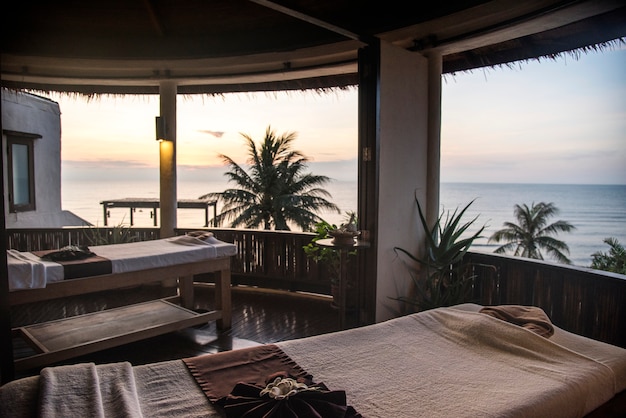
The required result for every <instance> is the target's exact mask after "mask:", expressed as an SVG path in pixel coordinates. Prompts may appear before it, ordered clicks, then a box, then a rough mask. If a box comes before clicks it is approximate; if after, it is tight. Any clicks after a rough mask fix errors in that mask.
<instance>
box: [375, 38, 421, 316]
mask: <svg viewBox="0 0 626 418" xmlns="http://www.w3.org/2000/svg"><path fill="white" fill-rule="evenodd" d="M379 94H380V97H379V100H380V103H379V107H378V109H379V115H378V117H379V128H380V129H379V135H380V138H379V144H380V152H379V158H380V163H379V167H380V173H379V174H380V177H379V219H378V222H377V225H378V230H377V237H378V253H377V257H378V259H377V266H378V267H377V269H378V271H377V287H376V322H379V321H383V320H386V319H389V318H392V317H395V316H398V313H399V312H401V311H402V308H403V307H402V304H400V303H398V302H396V301H395V300H393V298H396V297H398V296H399V295H401V294H405V293H406V291H407V290H408V289H409V287H410V285H409V284H410V276H409V274H408V270H407V267H406V266H405V265H404V263H403V261H402V260H401V259H399V258H398V257H397V256H396V253H395V252H394V247H402V248H405V249H407V250H409V251H412V252H413V253H416V252H417V251H418V249H419V248H421V246H422V242H423V237H424V233H423V231H422V230H421V227H420V226H419V225H420V224H419V219H418V214H417V207H416V205H415V197H416V196H417V198H418V199H419V200H420V203H422V205H423V202H425V200H426V185H427V183H426V181H427V177H426V174H427V145H428V140H427V139H428V129H427V123H428V121H427V117H428V100H427V99H428V61H427V59H426V58H424V57H423V56H421V55H419V54H417V53H414V52H413V53H412V52H408V51H406V50H403V49H400V48H397V47H395V46H393V45H390V44H386V43H384V42H381V70H380V93H379Z"/></svg>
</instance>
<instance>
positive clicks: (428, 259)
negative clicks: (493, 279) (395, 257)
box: [394, 198, 485, 311]
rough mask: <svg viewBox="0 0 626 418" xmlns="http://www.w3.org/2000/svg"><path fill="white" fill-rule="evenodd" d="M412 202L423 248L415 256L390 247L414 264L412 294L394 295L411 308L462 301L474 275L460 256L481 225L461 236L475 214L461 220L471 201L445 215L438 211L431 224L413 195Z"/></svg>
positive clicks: (421, 308) (403, 250)
mask: <svg viewBox="0 0 626 418" xmlns="http://www.w3.org/2000/svg"><path fill="white" fill-rule="evenodd" d="M415 202H416V204H417V210H418V213H419V218H420V221H421V224H422V227H423V228H424V230H425V231H426V232H427V233H426V243H425V251H424V256H418V255H415V254H411V253H410V252H409V251H407V250H405V249H403V248H400V247H395V248H394V251H396V253H402V254H404V255H406V256H407V257H409V258H410V259H411V260H412V261H414V262H415V263H417V265H418V268H417V269H416V270H415V271H412V274H411V278H412V281H413V289H412V290H413V292H412V294H410V295H403V296H400V297H398V298H396V299H397V300H400V301H402V302H405V303H407V304H409V305H411V306H412V307H413V308H414V309H415V311H422V310H427V309H432V308H436V307H440V306H450V305H455V304H458V303H463V302H466V301H467V298H468V296H469V285H470V284H471V281H472V279H473V278H474V276H473V275H472V274H471V268H470V266H469V265H468V264H467V263H463V257H464V256H465V254H466V253H467V251H468V250H469V248H470V246H471V245H472V243H473V242H474V241H475V240H476V239H477V238H480V237H481V235H480V234H481V233H482V232H483V230H484V229H485V226H483V227H481V228H480V229H479V230H478V231H476V232H475V233H473V234H471V235H469V236H466V237H463V234H465V233H466V232H467V230H468V229H469V228H470V226H472V225H473V224H474V222H475V221H476V220H477V218H478V217H476V218H474V219H472V220H471V221H469V222H466V223H461V218H462V217H463V215H464V214H465V211H466V210H467V208H469V206H470V205H471V204H472V203H473V201H471V202H470V203H468V204H467V205H466V206H465V207H464V208H463V209H462V210H460V211H459V210H458V208H457V209H455V210H454V212H453V213H452V214H450V213H449V212H447V213H446V217H445V219H444V213H442V214H441V215H440V216H439V218H438V219H437V220H436V222H435V223H434V225H433V226H432V227H429V225H428V223H427V222H426V219H425V217H424V214H423V212H422V208H421V206H420V203H419V201H418V200H417V198H416V199H415Z"/></svg>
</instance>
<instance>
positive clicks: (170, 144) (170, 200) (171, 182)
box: [159, 81, 177, 238]
mask: <svg viewBox="0 0 626 418" xmlns="http://www.w3.org/2000/svg"><path fill="white" fill-rule="evenodd" d="M176 90H177V86H176V83H175V82H173V81H163V82H161V84H160V86H159V92H160V95H161V105H160V108H161V117H163V118H165V125H166V137H167V138H166V140H164V141H161V142H160V143H159V156H160V176H159V177H160V202H161V204H160V207H161V238H167V237H172V236H174V235H175V232H174V230H175V229H176V209H177V197H176Z"/></svg>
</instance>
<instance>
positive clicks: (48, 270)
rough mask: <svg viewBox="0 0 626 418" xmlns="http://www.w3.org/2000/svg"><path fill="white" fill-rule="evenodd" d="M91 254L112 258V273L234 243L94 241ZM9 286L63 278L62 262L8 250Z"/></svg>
mask: <svg viewBox="0 0 626 418" xmlns="http://www.w3.org/2000/svg"><path fill="white" fill-rule="evenodd" d="M89 250H91V251H92V252H93V253H94V254H96V255H98V256H100V257H104V258H106V259H109V260H111V268H112V273H126V272H131V271H138V270H145V269H150V268H158V267H167V266H173V265H179V264H187V263H195V262H199V261H205V260H208V259H212V258H219V257H230V256H233V255H235V254H237V247H236V246H235V245H234V244H230V243H227V242H223V241H220V240H218V239H216V238H215V237H208V238H206V239H199V238H195V237H191V236H186V235H182V236H179V237H172V238H165V239H159V240H152V241H140V242H131V243H123V244H111V245H94V246H91V247H89ZM7 267H8V272H9V290H10V291H13V290H20V289H37V288H44V287H46V284H47V283H52V282H56V281H61V280H63V276H64V275H63V265H61V264H59V263H55V262H53V261H46V260H42V259H41V258H40V257H38V256H36V255H35V254H32V253H30V252H20V251H16V250H8V251H7Z"/></svg>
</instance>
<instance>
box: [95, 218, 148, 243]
mask: <svg viewBox="0 0 626 418" xmlns="http://www.w3.org/2000/svg"><path fill="white" fill-rule="evenodd" d="M83 238H84V239H85V241H86V243H87V245H109V244H123V243H127V242H133V241H137V237H136V236H134V235H133V230H132V228H131V227H129V226H126V225H125V224H124V223H123V222H120V223H119V224H118V225H115V226H113V227H112V228H99V227H97V226H96V227H93V226H90V227H89V228H87V229H86V230H84V231H83Z"/></svg>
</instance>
